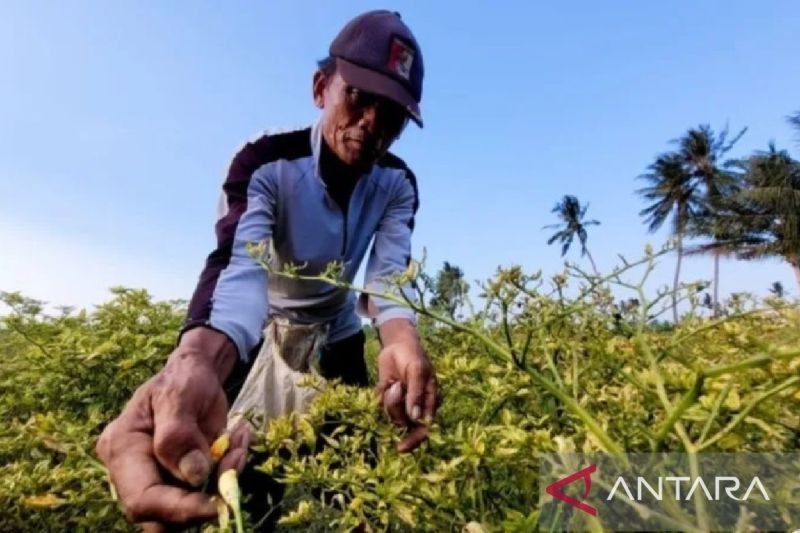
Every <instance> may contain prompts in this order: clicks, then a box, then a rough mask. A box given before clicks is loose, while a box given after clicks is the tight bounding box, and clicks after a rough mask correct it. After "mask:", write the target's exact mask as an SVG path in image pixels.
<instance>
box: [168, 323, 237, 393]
mask: <svg viewBox="0 0 800 533" xmlns="http://www.w3.org/2000/svg"><path fill="white" fill-rule="evenodd" d="M238 355H239V354H238V350H237V349H236V345H235V344H234V343H233V341H231V339H230V338H229V337H228V336H227V335H225V334H224V333H222V332H221V331H218V330H215V329H213V328H209V327H205V326H198V327H194V328H192V329H190V330H188V331H186V332H184V333H183V335H181V339H180V343H179V344H178V347H177V348H176V349H175V351H173V352H172V355H170V358H169V361H167V365H169V364H175V363H180V362H186V363H191V364H198V365H203V366H208V367H209V368H210V369H211V370H213V372H214V373H215V374H217V375H218V376H219V379H220V383H222V382H223V381H225V379H226V378H227V377H228V375H229V374H230V373H231V371H232V370H233V366H234V364H235V363H236V359H237V357H238Z"/></svg>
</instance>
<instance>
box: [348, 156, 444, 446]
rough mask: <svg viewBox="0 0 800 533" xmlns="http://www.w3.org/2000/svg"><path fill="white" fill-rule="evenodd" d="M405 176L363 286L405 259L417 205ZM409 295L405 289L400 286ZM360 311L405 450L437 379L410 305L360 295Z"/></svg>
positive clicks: (376, 285) (377, 284)
mask: <svg viewBox="0 0 800 533" xmlns="http://www.w3.org/2000/svg"><path fill="white" fill-rule="evenodd" d="M405 172H406V173H407V179H405V180H401V181H399V182H398V183H397V186H396V189H395V191H394V194H393V198H392V200H391V201H390V204H389V206H388V208H387V210H386V213H385V215H384V217H383V219H382V220H381V223H380V224H379V227H378V230H377V232H376V234H375V241H374V243H373V247H372V250H371V253H370V257H369V260H368V262H367V270H366V276H365V285H366V287H367V288H369V289H371V290H378V291H381V290H385V289H386V288H387V287H386V285H385V284H384V283H383V282H381V278H386V277H389V276H392V275H395V274H399V273H401V272H403V271H404V270H405V269H406V268H407V267H408V264H409V261H410V260H411V234H412V231H413V228H414V214H415V212H416V209H417V206H418V199H417V195H416V187H415V186H414V181H413V180H414V176H413V174H412V173H411V171H410V170H407V169H405ZM404 290H405V291H406V294H407V295H408V296H409V297H410V298H412V297H413V294H412V291H411V290H410V288H406V289H404ZM359 304H360V305H359V307H360V311H361V313H362V314H365V315H367V316H369V317H372V318H373V321H374V323H375V324H376V325H377V327H378V330H379V333H380V338H381V343H382V349H381V353H380V354H379V356H378V393H379V395H380V398H381V401H382V402H383V405H384V408H385V409H386V411H387V412H388V414H389V416H390V417H391V419H392V420H393V421H394V423H395V424H397V425H398V426H403V427H406V428H408V429H409V433H408V434H407V435H406V437H405V438H404V439H403V441H401V442H400V443H399V445H398V448H399V449H400V450H401V451H411V450H413V449H414V448H416V447H417V446H419V444H420V443H421V442H422V441H423V440H425V438H426V437H427V427H426V426H425V419H430V418H432V417H433V416H434V414H435V413H436V408H437V384H436V376H435V374H434V372H433V367H432V366H431V364H430V361H429V360H428V357H427V355H426V353H425V350H424V349H423V347H422V344H421V342H420V339H419V334H418V333H417V329H416V319H415V316H414V313H413V311H412V310H410V309H408V308H405V307H403V306H401V305H397V304H395V303H393V302H390V301H388V300H386V299H385V298H379V297H372V296H370V297H368V298H365V297H364V295H362V298H361V299H360V302H359Z"/></svg>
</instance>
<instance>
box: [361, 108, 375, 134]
mask: <svg viewBox="0 0 800 533" xmlns="http://www.w3.org/2000/svg"><path fill="white" fill-rule="evenodd" d="M359 125H360V126H361V127H362V128H364V129H366V130H367V131H370V132H374V131H376V129H377V128H376V127H377V125H378V106H377V105H375V104H372V105H368V106H365V107H364V108H363V109H362V110H361V119H360V120H359Z"/></svg>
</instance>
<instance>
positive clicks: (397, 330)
mask: <svg viewBox="0 0 800 533" xmlns="http://www.w3.org/2000/svg"><path fill="white" fill-rule="evenodd" d="M378 332H379V334H380V338H381V344H383V346H384V347H386V346H389V345H390V344H398V343H401V344H412V345H416V346H418V347H419V348H420V349H421V348H422V345H421V342H420V339H419V333H418V332H417V327H416V326H415V325H414V323H413V322H412V321H411V320H408V319H407V318H392V319H390V320H387V321H386V322H384V323H383V324H382V325H381V326H380V327H379V328H378Z"/></svg>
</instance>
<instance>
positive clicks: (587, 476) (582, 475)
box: [544, 465, 597, 516]
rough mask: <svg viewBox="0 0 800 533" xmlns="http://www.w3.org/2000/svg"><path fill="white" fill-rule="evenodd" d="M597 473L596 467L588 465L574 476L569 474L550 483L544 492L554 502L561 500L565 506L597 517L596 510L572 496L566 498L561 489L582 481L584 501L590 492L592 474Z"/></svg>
mask: <svg viewBox="0 0 800 533" xmlns="http://www.w3.org/2000/svg"><path fill="white" fill-rule="evenodd" d="M596 471H597V465H589V466H587V467H586V468H584V469H582V470H578V471H577V472H575V473H574V474H570V475H568V476H567V477H565V478H563V479H559V480H558V481H556V482H554V483H550V484H549V485H548V486H547V487H546V488H545V489H544V490H545V492H547V494H549V495H550V496H552V497H553V498H555V499H556V500H561V501H562V502H564V503H566V504H567V505H571V506H573V507H576V508H578V509H580V510H581V511H583V512H584V513H588V514H590V515H592V516H597V509H595V508H594V507H592V506H591V505H589V504H588V503H584V502H582V501H581V500H577V499H575V498H573V497H572V496H567V495H566V494H564V493H563V492H561V489H562V488H563V487H564V486H565V485H569V484H570V483H572V482H573V481H575V480H578V479H582V480H583V498H582V499H584V500H585V499H586V498H587V497H588V496H589V491H590V490H592V474H594V473H595V472H596Z"/></svg>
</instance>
